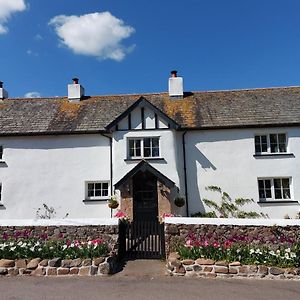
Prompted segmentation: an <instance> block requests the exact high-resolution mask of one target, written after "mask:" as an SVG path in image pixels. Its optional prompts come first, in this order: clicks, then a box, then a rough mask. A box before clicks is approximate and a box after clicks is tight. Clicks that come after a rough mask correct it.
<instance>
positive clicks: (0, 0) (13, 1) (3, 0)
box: [0, 0, 26, 34]
mask: <svg viewBox="0 0 300 300" xmlns="http://www.w3.org/2000/svg"><path fill="white" fill-rule="evenodd" d="M25 9H26V3H25V0H0V34H5V33H7V31H8V28H7V27H6V26H5V24H6V23H7V21H8V19H9V18H10V16H11V15H12V14H14V13H16V12H21V11H23V10H25Z"/></svg>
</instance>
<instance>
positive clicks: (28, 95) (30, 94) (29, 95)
mask: <svg viewBox="0 0 300 300" xmlns="http://www.w3.org/2000/svg"><path fill="white" fill-rule="evenodd" d="M24 97H25V98H41V94H40V93H39V92H28V93H26V94H25V95H24Z"/></svg>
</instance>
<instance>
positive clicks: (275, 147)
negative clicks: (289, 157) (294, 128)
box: [254, 133, 287, 154]
mask: <svg viewBox="0 0 300 300" xmlns="http://www.w3.org/2000/svg"><path fill="white" fill-rule="evenodd" d="M254 140H255V153H258V154H260V153H284V152H287V137H286V134H285V133H272V134H265V135H256V136H255V138H254Z"/></svg>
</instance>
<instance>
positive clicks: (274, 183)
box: [258, 177, 292, 201]
mask: <svg viewBox="0 0 300 300" xmlns="http://www.w3.org/2000/svg"><path fill="white" fill-rule="evenodd" d="M291 182H292V179H291V178H290V177H283V178H258V194H259V200H261V201H267V200H291Z"/></svg>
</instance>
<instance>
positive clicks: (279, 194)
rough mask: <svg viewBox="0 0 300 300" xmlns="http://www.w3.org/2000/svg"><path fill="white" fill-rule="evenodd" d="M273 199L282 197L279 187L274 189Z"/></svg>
mask: <svg viewBox="0 0 300 300" xmlns="http://www.w3.org/2000/svg"><path fill="white" fill-rule="evenodd" d="M275 199H282V194H281V189H275Z"/></svg>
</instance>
